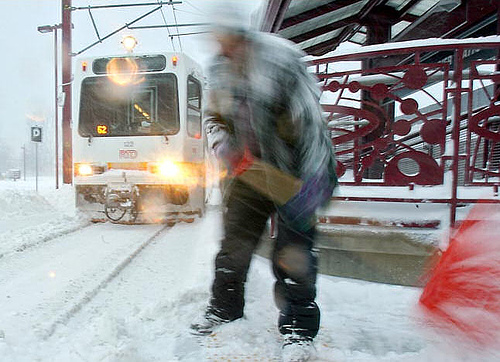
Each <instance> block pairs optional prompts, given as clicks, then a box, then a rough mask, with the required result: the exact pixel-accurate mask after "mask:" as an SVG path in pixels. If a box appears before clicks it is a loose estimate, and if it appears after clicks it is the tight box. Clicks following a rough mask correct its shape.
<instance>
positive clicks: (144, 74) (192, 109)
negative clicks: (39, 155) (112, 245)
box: [73, 53, 205, 221]
mask: <svg viewBox="0 0 500 362" xmlns="http://www.w3.org/2000/svg"><path fill="white" fill-rule="evenodd" d="M74 89H75V91H74V97H75V98H74V103H73V104H75V107H74V114H73V120H75V122H74V124H73V161H74V165H73V167H74V185H75V190H76V205H77V207H78V208H79V209H81V210H84V211H89V212H96V213H98V215H101V217H102V218H104V215H105V216H106V217H107V218H108V219H110V220H112V221H119V220H123V221H137V220H138V217H139V218H140V217H141V215H142V216H143V217H144V218H145V219H146V220H154V221H158V220H162V219H168V218H178V217H185V215H196V214H197V215H200V216H201V215H202V214H203V212H204V205H205V163H204V160H205V157H204V156H205V147H204V143H205V137H204V136H203V132H202V110H201V107H202V93H203V77H202V74H201V67H200V66H199V65H198V64H197V63H196V62H195V61H193V60H192V59H191V58H189V57H188V56H187V55H185V54H176V53H165V54H155V55H151V54H149V55H136V54H127V55H125V56H116V57H94V58H85V59H79V60H78V62H77V69H76V72H75V88H74ZM96 216H97V215H96Z"/></svg>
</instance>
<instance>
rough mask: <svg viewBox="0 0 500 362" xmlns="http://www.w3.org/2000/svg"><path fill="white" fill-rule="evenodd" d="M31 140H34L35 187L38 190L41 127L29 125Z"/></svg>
mask: <svg viewBox="0 0 500 362" xmlns="http://www.w3.org/2000/svg"><path fill="white" fill-rule="evenodd" d="M31 141H32V142H35V185H36V186H35V188H36V192H38V144H39V143H40V142H42V127H31Z"/></svg>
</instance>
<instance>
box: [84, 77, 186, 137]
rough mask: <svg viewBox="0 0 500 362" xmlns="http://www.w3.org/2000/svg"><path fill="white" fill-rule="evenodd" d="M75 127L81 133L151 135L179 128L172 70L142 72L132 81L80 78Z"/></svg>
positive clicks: (173, 131) (99, 135) (175, 80)
mask: <svg viewBox="0 0 500 362" xmlns="http://www.w3.org/2000/svg"><path fill="white" fill-rule="evenodd" d="M78 131H79V133H80V135H81V136H84V137H89V136H92V137H112V136H154V135H172V134H176V133H177V132H179V101H178V88H177V78H176V76H175V75H174V74H168V73H161V74H144V75H140V76H139V77H138V78H137V79H134V81H133V82H122V83H119V82H116V81H113V80H112V79H110V78H108V77H92V78H86V79H84V81H83V83H82V89H81V95H80V119H79V126H78Z"/></svg>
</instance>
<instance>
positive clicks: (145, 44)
mask: <svg viewBox="0 0 500 362" xmlns="http://www.w3.org/2000/svg"><path fill="white" fill-rule="evenodd" d="M155 1H156V0H73V4H72V5H73V6H77V7H80V6H88V5H103V4H125V3H145V2H147V3H149V2H155ZM233 2H236V3H237V4H238V5H239V6H242V7H243V8H244V9H245V11H246V12H248V14H250V13H251V12H252V11H255V10H257V9H258V8H259V7H260V6H261V5H262V4H263V3H264V2H265V1H264V0H239V1H233ZM214 3H217V1H216V0H183V3H182V4H180V5H176V6H175V8H176V11H175V14H176V17H177V22H178V23H179V24H182V23H199V22H207V21H209V19H208V18H207V16H208V13H209V10H208V9H209V8H210V6H211V5H213V4H214ZM153 8H154V7H133V8H120V9H105V10H104V9H103V10H93V12H92V15H93V16H94V19H95V22H96V25H97V28H98V31H99V34H100V36H101V37H104V36H106V35H107V34H109V33H111V32H112V31H114V30H116V29H118V28H120V27H121V26H123V25H125V23H130V22H131V21H133V20H135V19H136V18H137V17H139V16H140V15H142V14H145V13H146V12H148V11H150V10H152V9H153ZM162 15H163V16H162ZM72 16H73V24H74V30H73V49H72V50H73V52H79V51H80V50H82V49H84V48H85V47H86V46H87V45H89V44H91V43H93V42H94V41H96V40H97V38H96V34H95V31H94V28H93V26H92V21H91V19H90V16H89V13H88V11H86V10H80V11H74V12H73V13H72ZM164 18H165V20H166V22H167V23H174V16H173V12H172V9H171V7H170V6H164V7H163V14H162V12H159V11H158V12H156V13H154V14H153V15H151V16H150V17H148V18H146V19H143V20H141V21H140V22H138V23H137V24H134V25H161V24H164V21H165V20H164ZM60 22H61V0H1V1H0V30H1V31H0V41H1V43H0V44H1V45H2V48H3V49H2V50H3V51H2V56H1V60H0V66H1V69H2V78H3V79H2V82H1V86H0V102H1V104H0V147H2V144H3V145H8V146H9V147H10V148H11V149H14V150H17V149H18V148H20V147H21V146H22V144H23V143H24V142H26V140H27V139H28V136H29V135H27V134H26V133H27V119H30V118H31V119H33V121H29V122H28V124H30V123H32V124H33V125H34V124H35V123H38V124H42V125H43V124H44V123H48V122H53V120H54V105H53V103H54V57H53V52H54V47H53V41H54V38H53V35H52V34H41V33H39V32H38V31H37V27H38V26H40V25H47V24H49V25H54V24H59V23H60ZM200 30H203V28H190V27H187V28H179V33H186V32H194V31H200ZM170 32H171V33H174V34H175V33H177V30H176V29H175V28H174V29H171V30H170ZM129 34H132V35H134V36H136V38H137V39H138V42H139V44H138V46H137V49H136V52H137V53H148V52H159V51H172V50H175V51H177V52H179V51H180V50H181V46H180V44H179V42H178V41H177V40H175V41H174V45H172V42H171V40H170V38H169V36H168V31H167V30H166V29H155V30H134V31H131V30H125V31H124V32H121V33H119V34H116V35H114V36H113V37H111V38H109V39H108V40H106V41H105V42H104V43H102V44H99V45H97V46H95V47H94V48H92V49H90V50H88V51H86V52H85V53H84V54H82V55H111V54H113V55H116V54H124V53H125V52H124V50H123V48H122V47H121V44H120V42H121V39H122V38H123V37H124V36H125V35H129ZM60 38H61V34H60V33H59V39H60ZM181 42H182V50H183V51H184V52H185V53H188V54H189V55H191V56H193V57H194V58H195V59H197V60H198V61H200V62H202V63H203V62H206V61H208V59H209V57H210V55H211V54H213V51H214V48H213V47H214V45H213V43H211V42H210V37H209V36H207V35H195V36H185V37H182V38H181ZM173 47H175V49H173ZM60 78H61V77H59V79H60ZM49 137H50V135H49ZM51 141H53V140H50V138H48V139H47V142H51ZM4 150H5V147H4ZM4 150H2V149H0V153H1V154H0V156H1V157H8V155H6V154H5V152H3V151H4Z"/></svg>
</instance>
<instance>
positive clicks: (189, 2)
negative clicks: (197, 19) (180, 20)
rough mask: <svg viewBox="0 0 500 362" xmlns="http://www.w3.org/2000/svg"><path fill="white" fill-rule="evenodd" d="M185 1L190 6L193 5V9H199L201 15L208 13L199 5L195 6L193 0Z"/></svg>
mask: <svg viewBox="0 0 500 362" xmlns="http://www.w3.org/2000/svg"><path fill="white" fill-rule="evenodd" d="M184 2H185V3H186V4H188V5H189V6H191V7H192V8H193V9H195V10H196V11H199V12H200V15H206V12H205V11H203V10H201V9H200V8H199V7H197V6H194V5H193V4H191V1H189V0H184Z"/></svg>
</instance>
